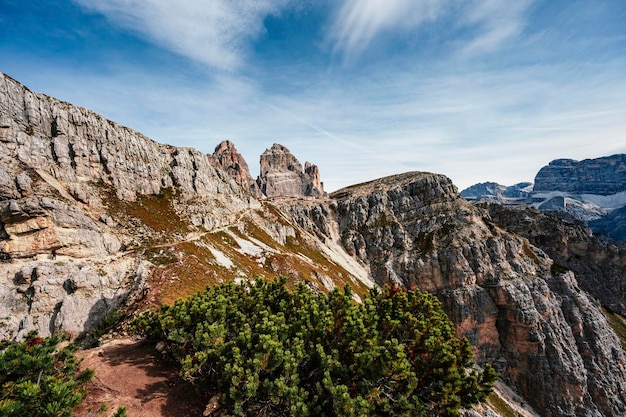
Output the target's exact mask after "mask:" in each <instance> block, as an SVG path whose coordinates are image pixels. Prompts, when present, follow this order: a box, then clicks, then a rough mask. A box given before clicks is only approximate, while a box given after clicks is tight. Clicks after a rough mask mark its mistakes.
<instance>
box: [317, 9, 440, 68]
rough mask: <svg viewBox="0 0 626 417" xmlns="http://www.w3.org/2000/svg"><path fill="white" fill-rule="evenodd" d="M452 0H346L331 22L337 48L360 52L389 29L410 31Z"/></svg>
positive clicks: (335, 47) (331, 38)
mask: <svg viewBox="0 0 626 417" xmlns="http://www.w3.org/2000/svg"><path fill="white" fill-rule="evenodd" d="M450 3H451V2H450V1H449V0H345V1H344V2H343V4H342V6H341V7H340V8H339V12H338V14H337V17H336V19H335V21H334V23H333V24H332V26H331V29H330V33H329V39H330V40H331V41H332V42H333V43H334V50H335V52H343V53H345V54H347V55H349V56H353V55H358V54H359V53H361V52H363V50H364V49H366V48H367V46H368V45H369V44H370V42H371V41H372V40H373V39H374V38H375V37H376V36H378V35H380V34H381V33H383V32H385V31H390V30H394V31H410V30H412V29H414V28H416V27H418V26H419V25H421V24H423V23H425V22H429V21H433V20H435V19H437V18H438V17H440V16H441V15H442V14H443V13H444V12H445V11H446V10H447V9H448V8H449V7H450Z"/></svg>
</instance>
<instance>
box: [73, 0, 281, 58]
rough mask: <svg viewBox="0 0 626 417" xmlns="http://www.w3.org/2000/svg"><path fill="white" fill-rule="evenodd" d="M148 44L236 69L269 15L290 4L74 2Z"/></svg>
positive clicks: (251, 0)
mask: <svg viewBox="0 0 626 417" xmlns="http://www.w3.org/2000/svg"><path fill="white" fill-rule="evenodd" d="M73 1H74V2H75V3H78V4H80V5H81V6H83V7H84V8H85V9H87V10H90V11H95V12H98V13H102V14H104V15H105V16H106V17H107V18H108V19H109V20H111V21H112V22H114V23H115V24H118V25H120V26H122V27H124V28H126V29H129V30H132V31H134V32H136V33H138V34H140V35H141V36H143V37H145V38H147V39H148V40H149V41H151V42H154V43H156V44H158V45H159V46H161V47H165V48H167V49H169V50H171V51H173V52H176V53H178V54H181V55H183V56H186V57H188V58H191V59H192V60H194V61H198V62H201V63H203V64H206V65H209V66H211V67H214V68H218V69H223V70H234V69H237V68H238V67H239V66H241V65H242V63H243V56H244V54H245V50H246V48H247V44H248V43H249V42H250V41H253V40H255V39H256V38H257V37H259V36H261V35H262V33H263V32H264V30H265V29H264V27H263V20H264V19H265V17H266V16H268V15H271V14H276V13H279V12H280V10H281V9H282V8H283V7H285V5H286V4H287V3H288V1H289V0H177V1H171V0H98V1H92V0H73Z"/></svg>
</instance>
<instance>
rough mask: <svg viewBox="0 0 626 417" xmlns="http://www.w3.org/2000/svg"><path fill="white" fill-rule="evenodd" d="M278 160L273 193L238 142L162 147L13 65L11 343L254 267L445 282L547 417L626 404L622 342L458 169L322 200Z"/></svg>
mask: <svg viewBox="0 0 626 417" xmlns="http://www.w3.org/2000/svg"><path fill="white" fill-rule="evenodd" d="M264 155H265V157H262V158H261V172H262V177H263V178H265V180H261V181H260V183H261V184H262V185H264V186H265V189H263V187H261V189H262V191H263V192H265V193H266V195H267V196H268V197H271V198H268V199H266V200H263V201H260V200H258V199H256V198H255V197H254V196H253V195H252V194H250V191H251V188H250V187H249V186H247V185H246V184H247V183H249V181H250V179H249V178H247V177H246V176H245V172H243V171H245V170H243V167H244V165H243V163H242V161H243V159H242V158H241V157H240V156H239V155H238V154H237V153H236V150H235V149H234V146H229V145H228V144H226V145H225V146H222V145H220V146H218V148H217V150H216V153H215V154H213V155H204V154H202V153H201V152H198V151H196V150H193V149H187V148H175V147H172V146H167V145H161V144H158V143H156V142H154V141H152V140H150V139H148V138H146V137H144V136H142V135H141V134H139V133H137V132H134V131H132V130H130V129H127V128H125V127H122V126H119V125H117V124H115V123H113V122H111V121H108V120H106V119H104V118H102V117H101V116H98V115H96V114H95V113H93V112H90V111H88V110H86V109H81V108H78V107H74V106H71V105H69V104H67V103H63V102H60V101H58V100H55V99H52V98H50V97H46V96H44V95H40V94H35V93H33V92H31V91H30V90H28V89H27V88H26V87H24V86H22V85H20V84H19V83H17V82H16V81H14V80H12V79H10V78H9V77H6V76H4V75H0V167H1V168H0V250H1V252H0V259H1V262H2V263H1V264H0V265H1V266H2V268H0V338H15V337H19V336H20V335H21V334H23V333H24V332H26V331H28V330H30V329H37V330H39V331H40V333H41V334H42V335H46V334H49V333H52V332H59V331H62V332H67V333H70V334H71V335H73V336H79V335H84V334H85V333H86V332H87V333H88V332H92V331H94V329H96V328H97V325H98V323H99V322H100V321H101V319H102V318H103V317H106V318H107V320H109V319H110V317H113V318H115V317H117V316H118V315H124V314H128V313H129V311H130V310H132V309H144V308H149V307H150V306H151V305H155V304H159V303H161V302H172V301H173V300H174V299H176V298H178V297H182V296H187V295H190V294H191V293H193V292H194V291H197V290H199V289H202V288H203V287H204V286H206V285H216V284H220V283H223V282H226V281H228V280H241V279H248V278H250V277H256V276H263V277H274V276H276V275H285V276H287V277H289V278H290V279H291V280H292V281H297V280H305V281H306V282H307V283H308V284H309V285H310V286H312V287H314V288H317V289H318V290H320V291H325V290H327V289H331V288H333V287H334V286H340V287H342V286H344V285H351V286H352V287H353V288H354V289H355V298H356V299H357V301H358V299H359V295H363V294H364V293H365V292H366V291H367V289H368V288H369V287H371V286H373V285H375V283H378V284H383V283H387V282H395V283H397V284H400V285H402V286H404V287H407V288H416V287H419V288H422V289H424V290H427V291H431V292H433V293H435V294H437V295H438V296H439V297H440V298H441V300H442V301H443V302H444V305H445V307H446V309H447V311H448V313H449V316H450V317H451V319H452V320H453V321H454V322H455V324H456V326H457V331H458V333H459V335H462V336H467V337H468V338H469V339H470V341H471V342H472V344H473V346H474V350H475V353H476V356H477V359H478V361H479V362H480V363H483V362H492V363H494V365H495V366H496V367H497V368H498V369H499V370H500V372H501V375H502V377H503V379H504V380H505V381H506V382H508V383H510V384H511V385H512V386H514V387H516V389H517V390H518V391H519V392H520V393H521V394H523V396H524V397H525V398H526V401H527V402H529V403H530V404H532V405H533V407H534V408H535V409H536V410H537V411H538V412H539V414H540V415H543V416H583V415H584V416H618V415H623V414H624V412H626V405H625V400H624V398H626V359H625V358H624V352H623V351H622V349H621V348H620V346H619V342H618V341H617V338H616V335H615V334H614V332H613V331H611V329H610V328H609V327H608V326H607V323H606V320H605V318H604V317H603V316H602V314H601V313H600V311H599V310H598V308H597V306H595V305H594V304H593V303H592V302H591V301H590V299H589V297H588V296H587V295H586V293H585V292H584V291H582V290H581V289H579V287H578V283H577V281H576V278H575V276H574V274H573V273H572V272H571V271H564V270H562V269H560V268H555V267H554V264H553V263H552V260H551V259H550V258H549V257H548V256H547V255H546V254H545V253H544V252H543V251H541V250H540V249H538V248H536V247H535V246H533V245H532V244H531V243H530V242H529V241H528V240H527V239H525V238H523V237H521V236H520V235H518V234H515V233H511V232H509V231H507V230H506V229H505V228H503V227H500V226H498V225H497V224H496V222H494V221H493V219H491V217H490V215H489V214H488V213H487V212H486V211H485V210H481V209H477V208H476V207H474V206H472V205H471V204H469V203H468V202H466V201H465V200H464V199H463V198H461V197H460V195H459V194H458V193H457V191H456V188H455V187H454V186H453V185H452V183H451V182H450V180H449V179H447V178H446V177H444V176H441V175H435V174H427V173H407V174H403V175H398V176H394V177H389V178H383V179H380V180H376V181H373V182H370V183H366V184H359V185H355V186H353V187H348V188H346V189H343V190H340V191H338V192H335V193H333V194H332V195H330V196H324V195H323V189H322V184H321V181H320V178H319V170H318V169H317V167H315V166H313V165H310V164H305V167H304V168H302V166H301V165H300V164H299V162H298V161H297V159H296V158H295V157H294V156H293V155H292V154H291V153H290V152H289V151H288V150H287V149H286V148H284V147H282V146H280V145H274V146H273V147H272V149H270V150H268V151H267V153H266V154H264ZM264 161H265V162H264ZM243 162H245V161H243ZM290 167H291V168H290ZM231 168H234V170H233V169H231ZM242 170H243V171H242ZM287 171H288V172H287ZM242 172H243V173H242ZM270 174H271V175H270ZM248 175H249V174H248ZM268 189H269V190H270V191H269V192H268ZM272 190H273V191H272ZM252 191H253V193H254V190H252ZM116 311H117V312H116ZM105 321H106V320H105Z"/></svg>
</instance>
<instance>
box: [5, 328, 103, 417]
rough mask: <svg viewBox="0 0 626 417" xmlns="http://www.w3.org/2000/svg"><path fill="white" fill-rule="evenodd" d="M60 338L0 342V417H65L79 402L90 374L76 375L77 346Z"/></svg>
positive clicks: (34, 336) (33, 337)
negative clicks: (0, 390) (75, 353)
mask: <svg viewBox="0 0 626 417" xmlns="http://www.w3.org/2000/svg"><path fill="white" fill-rule="evenodd" d="M63 340H64V338H63V336H59V335H55V336H51V337H46V338H40V337H37V333H36V332H31V333H29V334H28V335H27V336H26V339H25V341H24V342H19V343H18V342H6V341H5V342H0V386H1V387H2V392H1V395H0V416H16V417H66V416H71V415H72V410H73V409H74V407H76V406H77V405H78V404H80V403H81V401H82V400H83V398H84V397H85V395H87V390H86V389H85V387H84V385H85V383H86V382H88V381H89V380H91V378H92V377H93V371H92V370H90V369H86V370H84V371H81V372H79V371H78V366H79V363H80V362H79V361H78V359H76V357H75V356H74V352H75V351H76V350H77V347H76V346H75V345H73V344H65V343H61V342H62V341H63Z"/></svg>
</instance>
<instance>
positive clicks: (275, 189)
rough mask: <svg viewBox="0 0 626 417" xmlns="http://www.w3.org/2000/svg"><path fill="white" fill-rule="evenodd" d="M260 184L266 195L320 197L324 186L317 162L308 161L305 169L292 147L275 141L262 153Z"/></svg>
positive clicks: (258, 181)
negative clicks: (292, 151)
mask: <svg viewBox="0 0 626 417" xmlns="http://www.w3.org/2000/svg"><path fill="white" fill-rule="evenodd" d="M257 183H258V185H259V187H260V188H261V191H262V192H263V194H264V195H266V196H267V197H305V196H313V197H320V196H322V195H324V189H323V186H322V183H321V181H320V172H319V168H318V167H317V165H312V164H311V163H310V162H307V163H305V165H304V169H302V165H301V164H300V162H299V161H298V160H297V159H296V157H295V156H293V154H292V153H291V152H289V149H287V148H285V147H284V146H282V145H279V144H277V143H275V144H274V145H273V146H272V147H271V148H270V149H266V150H265V152H263V154H262V155H261V171H260V175H259V178H258V179H257Z"/></svg>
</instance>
